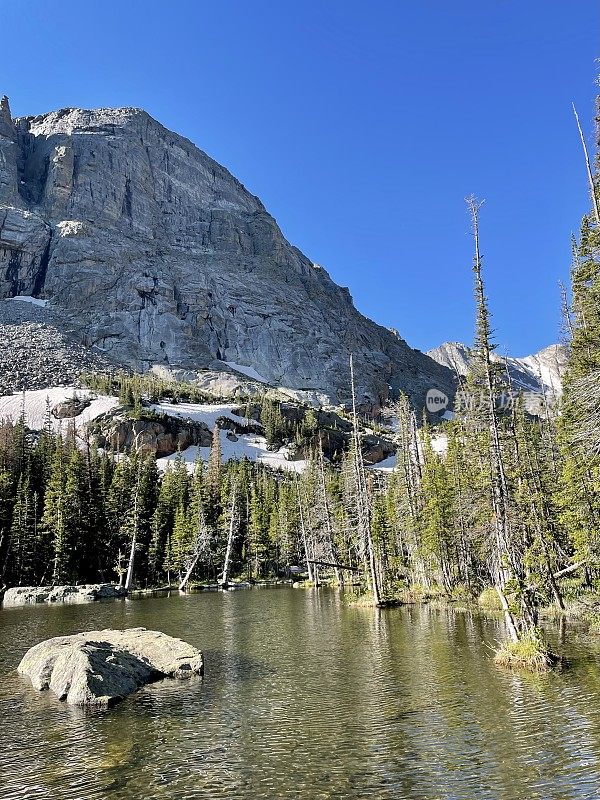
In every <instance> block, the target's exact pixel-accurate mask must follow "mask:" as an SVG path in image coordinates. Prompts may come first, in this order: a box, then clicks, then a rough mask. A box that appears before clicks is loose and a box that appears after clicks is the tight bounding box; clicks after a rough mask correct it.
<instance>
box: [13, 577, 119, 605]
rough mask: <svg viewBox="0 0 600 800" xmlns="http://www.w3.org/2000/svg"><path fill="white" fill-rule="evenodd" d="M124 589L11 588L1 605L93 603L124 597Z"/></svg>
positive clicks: (105, 586) (93, 586)
mask: <svg viewBox="0 0 600 800" xmlns="http://www.w3.org/2000/svg"><path fill="white" fill-rule="evenodd" d="M125 594H126V591H125V589H123V588H122V587H121V586H114V585H113V584H110V583H94V584H82V585H81V586H13V587H12V588H11V589H7V590H6V592H5V594H4V600H3V605H4V606H5V607H8V606H28V605H35V604H37V603H93V602H94V601H96V600H105V599H111V598H118V597H124V596H125Z"/></svg>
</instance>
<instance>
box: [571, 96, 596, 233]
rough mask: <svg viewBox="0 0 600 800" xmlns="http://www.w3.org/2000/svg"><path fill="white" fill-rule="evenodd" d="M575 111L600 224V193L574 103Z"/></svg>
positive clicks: (591, 191) (593, 201) (593, 200)
mask: <svg viewBox="0 0 600 800" xmlns="http://www.w3.org/2000/svg"><path fill="white" fill-rule="evenodd" d="M573 113H574V114H575V121H576V122H577V129H578V130H579V136H580V138H581V145H582V147H583V155H584V158H585V168H586V171H587V177H588V181H589V184H590V193H591V195H592V203H593V206H594V215H595V217H596V223H597V224H598V225H600V205H599V203H598V195H597V193H596V184H595V183H594V176H593V174H592V165H591V163H590V157H589V154H588V149H587V145H586V143H585V136H584V135H583V131H582V130H581V124H580V122H579V115H578V113H577V109H576V108H575V103H573Z"/></svg>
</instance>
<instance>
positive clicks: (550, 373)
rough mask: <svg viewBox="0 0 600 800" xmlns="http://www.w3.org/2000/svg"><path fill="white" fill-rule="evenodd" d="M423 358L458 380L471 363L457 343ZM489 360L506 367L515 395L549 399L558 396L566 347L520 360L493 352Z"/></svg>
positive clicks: (551, 348)
mask: <svg viewBox="0 0 600 800" xmlns="http://www.w3.org/2000/svg"><path fill="white" fill-rule="evenodd" d="M427 355H428V356H430V357H431V358H433V359H434V360H435V361H437V362H438V364H442V365H443V366H445V367H448V369H451V370H452V371H453V372H454V373H455V374H456V375H457V376H459V377H460V378H462V377H465V376H466V375H467V373H468V372H469V370H470V368H471V364H472V362H473V350H472V349H471V348H470V347H467V345H465V344H462V343H461V342H444V343H443V344H441V345H440V346H439V347H435V348H434V349H433V350H429V351H428V352H427ZM493 358H494V360H495V361H498V362H501V363H506V365H507V367H508V372H509V376H510V381H511V383H512V385H513V388H514V389H515V391H517V392H518V391H523V392H533V393H535V394H540V395H542V394H545V395H548V396H553V397H558V396H559V395H560V393H561V391H562V379H563V375H564V373H565V369H566V365H567V358H568V348H567V346H566V345H564V344H551V345H549V346H548V347H544V348H543V349H542V350H540V351H539V352H538V353H535V354H533V355H530V356H524V357H523V358H514V357H511V356H508V357H504V356H502V355H500V354H499V353H498V352H496V353H494V355H493Z"/></svg>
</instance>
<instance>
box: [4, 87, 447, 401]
mask: <svg viewBox="0 0 600 800" xmlns="http://www.w3.org/2000/svg"><path fill="white" fill-rule="evenodd" d="M16 295H32V296H35V297H44V298H46V299H48V300H49V301H50V302H49V308H50V309H51V310H53V311H54V312H55V314H56V313H59V314H61V315H63V316H64V319H65V320H66V321H67V322H68V325H69V330H70V331H71V332H74V333H75V334H76V335H77V336H78V337H79V339H80V340H81V341H82V342H84V343H85V344H86V345H88V346H89V347H96V348H100V349H102V350H103V351H104V352H105V353H106V354H107V355H108V356H110V358H111V359H113V360H114V361H116V362H117V363H121V364H124V365H127V366H130V367H132V368H135V369H142V370H146V369H149V368H151V367H153V366H154V365H162V366H163V367H167V368H169V369H173V370H176V369H183V370H188V371H195V370H198V369H202V368H209V367H210V368H212V369H215V368H216V369H218V368H219V366H222V362H227V361H230V362H235V363H236V364H239V365H247V366H249V367H252V368H253V369H255V370H256V371H257V372H258V373H260V374H261V375H263V376H264V377H265V378H266V379H267V380H268V381H269V382H270V383H273V384H276V385H285V386H289V387H292V388H296V389H321V390H325V391H326V392H327V393H328V394H329V395H330V396H331V398H332V400H333V401H334V402H337V401H342V400H345V399H346V398H347V397H348V394H349V375H348V358H349V354H350V353H351V352H353V353H354V357H355V363H356V373H357V379H358V382H359V390H360V393H361V399H365V400H366V401H367V402H369V400H370V401H372V402H373V404H378V403H379V402H380V401H381V400H382V399H384V398H385V397H386V396H387V395H388V392H389V391H390V388H389V387H392V388H391V391H392V393H395V392H397V391H398V390H400V389H402V390H404V391H405V392H407V393H408V394H409V395H410V396H411V397H412V398H413V400H414V401H415V402H416V403H421V402H422V399H423V396H424V394H425V392H426V391H427V389H428V388H430V387H431V386H436V387H438V388H440V389H443V390H445V391H451V389H452V385H453V377H452V373H451V372H450V371H449V370H447V369H446V368H445V367H444V366H440V365H439V364H437V363H436V362H435V361H433V360H432V359H430V358H429V357H427V356H426V355H424V354H422V353H420V352H418V351H414V350H412V349H411V348H410V347H409V346H408V345H407V344H406V342H404V341H403V340H402V339H401V338H399V337H398V336H396V335H395V334H394V333H392V332H390V331H388V330H387V329H385V328H382V327H380V326H378V325H376V324H375V323H373V322H371V321H370V320H368V319H366V318H365V317H363V316H362V315H361V314H359V312H358V311H357V310H356V309H355V308H354V306H353V304H352V299H351V297H350V295H349V292H348V290H347V289H344V288H340V287H339V286H337V285H336V284H335V283H334V282H333V281H332V280H331V278H330V277H329V275H328V274H327V272H326V271H325V270H324V269H322V268H320V267H319V266H317V265H316V264H313V263H312V262H311V261H310V260H309V259H308V258H307V257H306V256H304V255H303V254H302V253H301V252H300V251H299V250H298V249H297V248H295V247H293V246H292V245H290V244H289V243H288V242H287V241H286V239H285V238H284V236H283V235H282V233H281V231H280V230H279V228H278V226H277V224H276V222H275V220H274V219H273V218H272V217H271V216H270V215H269V214H268V213H267V211H266V210H265V208H264V206H263V205H262V203H261V202H260V200H259V199H258V198H256V197H254V196H253V195H252V194H250V193H249V192H248V191H247V190H246V189H245V188H244V187H243V186H242V184H241V183H240V182H239V181H237V180H236V179H235V178H234V177H233V176H232V175H231V174H230V173H229V172H228V171H227V170H226V169H224V168H223V167H222V166H220V165H219V164H217V163H216V162H215V161H213V160H212V159H211V158H209V157H208V156H207V155H206V154H205V153H203V152H202V151H201V150H199V149H198V148H196V147H195V146H194V145H193V144H192V143H191V142H189V141H188V140H187V139H184V138H183V137H181V136H178V135H176V134H174V133H171V132H170V131H168V130H167V129H165V128H164V127H163V126H162V125H160V124H159V123H158V122H156V121H155V120H154V119H152V118H151V117H150V116H149V115H148V114H147V113H145V112H144V111H141V110H139V109H133V108H118V109H99V110H96V111H84V110H80V109H63V110H61V111H55V112H51V113H48V114H43V115H42V116H38V117H24V118H20V119H15V120H13V119H12V118H11V113H10V108H9V105H8V100H6V98H5V99H4V100H3V101H2V104H1V106H0V298H7V297H12V296H16ZM225 369H226V368H225Z"/></svg>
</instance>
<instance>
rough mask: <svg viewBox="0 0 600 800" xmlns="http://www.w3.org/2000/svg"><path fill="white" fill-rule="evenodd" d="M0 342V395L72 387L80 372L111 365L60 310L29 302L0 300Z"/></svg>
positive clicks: (98, 370)
mask: <svg viewBox="0 0 600 800" xmlns="http://www.w3.org/2000/svg"><path fill="white" fill-rule="evenodd" d="M0 259H1V255H0ZM0 341H1V342H2V347H0V394H12V392H14V391H19V390H22V389H46V388H48V387H49V386H61V385H63V386H72V385H73V384H74V383H76V382H77V379H78V377H79V375H80V374H81V373H82V372H85V371H95V372H109V371H110V370H111V369H114V368H115V365H114V364H113V363H111V361H110V359H109V358H107V357H106V356H105V355H104V354H102V353H100V352H99V351H97V350H93V349H90V348H88V347H85V346H84V345H83V344H82V343H81V341H80V339H79V338H78V336H77V335H76V334H74V333H73V331H70V330H69V329H68V327H67V325H66V324H65V319H64V317H63V316H61V314H60V313H56V312H54V311H52V310H51V309H49V308H41V307H39V306H35V305H33V304H32V303H30V302H23V301H20V300H4V301H3V300H0Z"/></svg>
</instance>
